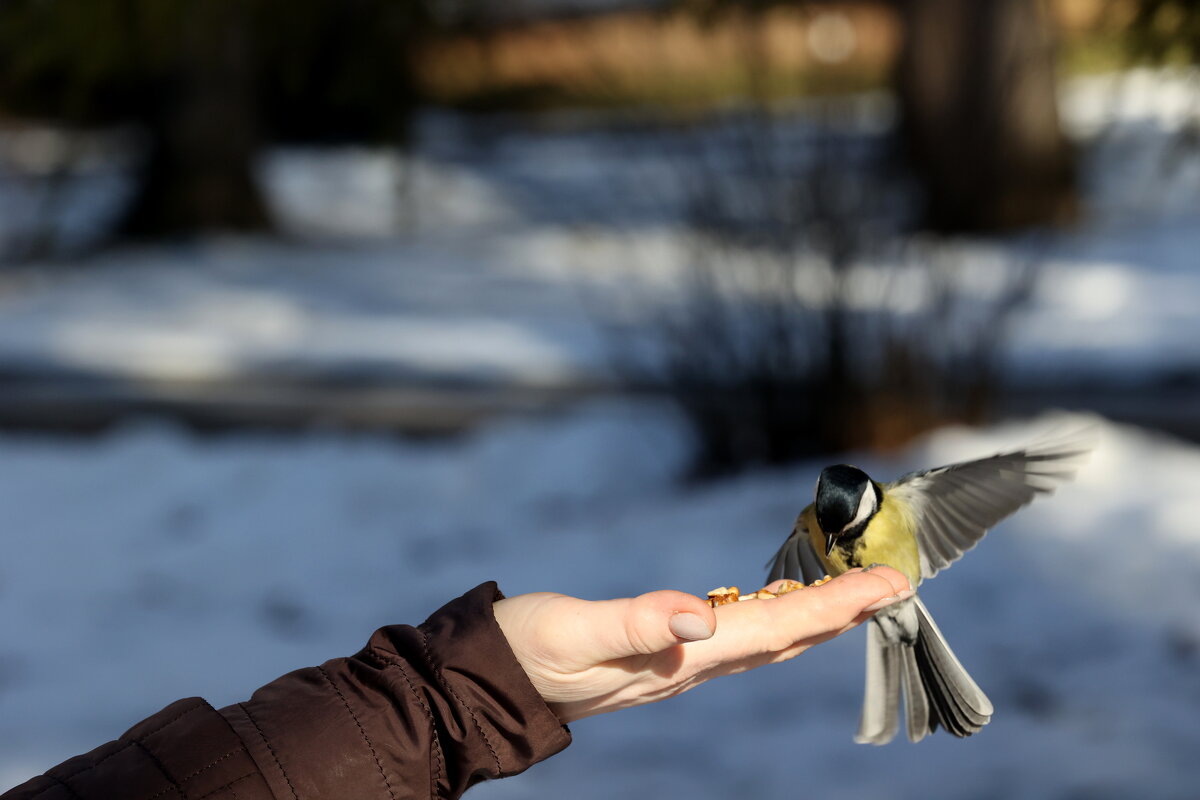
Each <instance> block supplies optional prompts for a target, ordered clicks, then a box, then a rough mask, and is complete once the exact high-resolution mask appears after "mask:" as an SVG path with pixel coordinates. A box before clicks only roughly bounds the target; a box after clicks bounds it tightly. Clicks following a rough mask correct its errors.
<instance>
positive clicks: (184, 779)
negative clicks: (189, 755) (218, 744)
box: [147, 747, 246, 800]
mask: <svg viewBox="0 0 1200 800" xmlns="http://www.w3.org/2000/svg"><path fill="white" fill-rule="evenodd" d="M244 752H246V748H245V747H239V748H237V749H236V750H230V751H229V752H228V753H226V754H225V755H223V756H221V757H220V758H218V759H217V760H215V761H212V762H210V763H208V764H205V765H204V766H203V767H200V769H197V770H195V771H193V772H192V773H190V774H188V775H185V776H184V777H182V778H180V779H179V782H180V783H181V784H183V783H187V782H188V781H190V780H192V779H194V778H196V777H197V776H198V775H200V773H202V772H206V771H208V770H210V769H212V768H213V767H215V766H216V765H217V764H220V763H221V762H222V761H224V760H225V759H227V758H230V757H232V756H236V755H237V754H238V753H244ZM169 791H171V788H170V787H169V786H168V787H167V788H165V789H163V790H162V791H160V792H157V793H156V794H153V795H151V796H150V797H149V798H147V800H157V798H159V797H162V796H163V795H164V794H166V793H167V792H169Z"/></svg>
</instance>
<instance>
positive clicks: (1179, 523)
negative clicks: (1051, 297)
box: [0, 405, 1200, 800]
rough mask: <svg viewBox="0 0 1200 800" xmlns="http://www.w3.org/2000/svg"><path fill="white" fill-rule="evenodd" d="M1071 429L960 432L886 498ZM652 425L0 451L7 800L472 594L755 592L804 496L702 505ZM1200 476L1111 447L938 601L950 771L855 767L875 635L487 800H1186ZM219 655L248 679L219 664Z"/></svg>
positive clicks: (140, 441)
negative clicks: (950, 468)
mask: <svg viewBox="0 0 1200 800" xmlns="http://www.w3.org/2000/svg"><path fill="white" fill-rule="evenodd" d="M1064 424H1072V423H1071V422H1070V421H1064V420H1062V419H1049V418H1047V419H1039V420H1032V421H1023V422H1021V423H1011V424H1007V425H1004V426H1000V427H997V428H994V429H989V430H986V431H982V432H973V431H967V430H957V429H956V430H947V431H943V432H941V433H938V434H936V435H934V436H932V437H930V438H929V439H927V440H925V441H924V442H922V443H920V444H918V445H916V446H914V447H913V448H911V449H910V450H909V451H907V452H905V453H904V454H903V455H902V456H898V457H896V458H894V459H888V460H881V459H878V458H862V459H859V460H860V461H861V462H862V463H863V464H864V466H865V467H866V468H868V469H869V470H871V471H873V472H874V473H876V474H877V475H879V476H881V477H887V476H893V475H895V474H898V473H900V472H901V471H904V470H907V469H909V468H913V467H917V466H926V465H930V464H935V463H943V462H946V461H950V460H954V459H959V458H963V457H970V456H975V455H982V454H985V453H987V452H989V451H991V450H992V449H994V448H999V447H1003V446H1007V445H1011V444H1016V443H1020V442H1023V441H1025V440H1026V439H1028V438H1030V437H1031V436H1033V435H1035V434H1036V433H1037V432H1041V431H1044V430H1046V429H1048V428H1054V427H1057V426H1062V425H1064ZM688 452H689V440H688V438H687V435H686V433H685V431H684V429H683V428H682V427H681V426H680V425H679V424H678V422H677V420H676V419H675V418H674V417H673V416H672V415H671V414H670V413H669V412H668V411H665V410H663V409H661V408H656V407H653V406H639V405H601V406H594V407H591V408H585V409H580V410H577V411H575V412H572V413H570V414H566V415H562V416H559V417H556V418H553V419H549V420H545V419H537V420H524V421H519V420H510V421H508V422H505V423H503V424H497V425H494V426H491V427H489V428H488V429H486V430H483V431H480V432H479V433H477V434H474V435H471V436H470V437H467V438H464V439H462V440H459V441H453V442H451V441H444V442H441V443H421V444H414V443H406V442H403V441H397V440H392V439H385V438H378V437H368V436H345V435H333V434H312V435H308V436H300V437H272V436H246V435H240V436H231V437H228V438H221V437H217V438H193V437H192V436H190V435H189V434H186V433H183V432H181V431H179V430H176V429H173V428H170V427H160V426H156V425H145V426H137V425H134V426H130V427H128V428H125V429H123V430H119V431H114V432H112V433H110V434H107V435H105V436H103V437H101V438H99V439H65V438H54V437H49V436H44V435H38V436H14V435H6V436H4V437H2V438H0V509H3V519H4V530H5V545H6V546H5V556H4V558H3V560H2V561H0V786H8V785H11V784H15V783H18V782H20V781H21V780H23V779H25V778H26V777H28V776H30V775H31V774H34V773H36V772H38V771H41V770H42V769H45V768H46V767H48V766H50V765H52V764H54V763H56V762H57V761H58V760H60V759H62V758H64V757H66V756H69V755H72V754H74V753H75V752H78V751H82V750H85V749H88V748H90V747H91V746H94V745H95V744H97V743H99V742H101V741H103V740H106V739H108V738H111V737H113V736H116V735H117V734H119V733H120V732H121V731H122V730H123V729H124V728H125V727H126V726H128V725H129V724H131V723H133V722H135V721H136V720H137V719H139V718H141V717H142V716H144V715H147V714H149V713H152V712H153V711H155V710H156V709H157V708H159V707H161V706H162V705H165V704H166V703H168V702H170V701H171V700H174V699H175V698H177V697H181V696H188V695H196V694H198V695H202V696H204V697H206V698H207V699H209V700H210V701H211V702H213V703H215V704H218V705H220V704H224V703H228V702H232V701H235V700H238V699H242V698H244V697H246V696H247V695H248V694H249V692H250V691H251V690H253V688H255V687H256V686H258V685H259V684H261V683H263V682H265V681H267V680H270V679H271V678H273V677H275V676H276V675H278V674H281V673H283V672H286V671H288V670H290V669H293V668H296V667H300V666H306V665H310V664H314V663H319V662H320V661H322V660H324V659H326V658H329V657H332V656H335V655H340V654H348V653H351V652H353V651H354V650H355V649H357V647H358V646H360V644H361V642H362V641H363V640H364V639H365V637H366V636H367V635H368V634H369V633H370V632H371V630H372V629H373V628H375V627H376V626H378V625H381V624H385V623H389V622H396V621H419V620H420V619H423V618H424V616H425V615H426V614H427V613H429V612H430V611H432V610H433V609H434V608H436V607H437V606H438V605H440V604H441V603H442V602H443V601H445V600H446V599H448V598H450V597H452V596H454V595H456V594H458V593H459V592H460V591H463V590H465V589H467V588H469V587H471V586H473V585H475V584H476V583H477V582H479V581H482V580H485V579H496V580H498V581H499V582H500V584H501V586H502V587H503V588H504V589H505V590H506V591H507V592H508V593H510V594H515V593H519V592H525V591H533V590H544V589H555V590H566V591H569V592H571V593H574V594H577V595H579V596H583V597H589V598H603V597H610V596H621V595H629V594H634V593H638V592H641V591H646V590H649V589H654V588H665V587H670V588H678V589H683V590H686V591H692V592H696V593H703V592H704V591H706V590H707V589H709V588H712V587H713V586H717V585H721V584H729V583H738V584H741V585H743V586H747V585H753V584H755V582H756V581H758V580H759V579H761V578H762V576H763V570H762V565H763V563H764V562H765V561H766V559H767V558H768V556H769V555H770V554H771V552H772V551H773V550H774V548H775V547H776V545H777V543H778V541H779V539H780V537H781V536H784V535H786V533H787V531H788V530H789V527H790V524H791V520H792V518H793V516H794V515H795V513H796V511H797V510H798V509H799V508H800V507H801V506H802V505H803V504H804V503H806V502H807V501H808V499H809V498H810V496H811V491H812V485H813V482H814V479H815V474H816V472H817V470H818V469H819V467H820V466H821V465H820V464H816V463H811V464H801V465H797V466H796V467H794V468H791V469H787V470H781V471H775V472H759V473H755V474H750V475H746V476H744V477H741V478H738V479H734V480H728V481H723V482H720V483H715V484H711V485H706V486H702V487H690V488H689V487H683V486H681V485H679V484H678V483H677V481H676V478H677V477H678V475H679V473H680V471H681V470H682V468H683V466H684V464H685V463H686V460H687V455H688ZM1197 474H1200V449H1198V448H1196V447H1193V446H1184V445H1181V444H1179V443H1176V442H1172V441H1168V440H1165V439H1161V438H1158V437H1156V436H1152V435H1149V434H1146V433H1143V432H1139V431H1137V430H1134V429H1128V428H1121V427H1116V426H1111V425H1107V424H1105V425H1102V426H1101V443H1100V448H1099V450H1098V451H1097V453H1096V454H1095V456H1094V458H1093V459H1092V460H1091V462H1090V463H1089V465H1088V466H1087V467H1086V468H1085V469H1084V471H1083V473H1082V474H1081V476H1080V479H1079V481H1078V482H1077V483H1076V484H1073V485H1070V486H1068V487H1066V488H1065V489H1063V490H1062V491H1061V492H1060V493H1059V494H1058V495H1056V496H1055V497H1053V498H1050V499H1048V500H1043V501H1039V502H1038V503H1035V504H1034V506H1032V507H1031V508H1029V509H1027V510H1025V511H1024V512H1022V513H1021V514H1019V515H1018V516H1017V517H1015V518H1014V519H1013V520H1011V521H1010V522H1009V523H1006V524H1004V525H1003V526H1002V527H1000V528H998V529H997V530H996V531H995V532H993V534H992V535H991V536H990V537H988V539H987V540H985V542H984V543H983V544H982V545H981V546H980V547H979V548H978V549H977V550H976V551H974V552H972V553H971V554H969V555H968V556H967V557H966V558H965V559H964V560H963V561H962V562H960V563H959V564H957V565H955V567H954V568H953V569H951V570H950V571H948V572H947V573H945V574H944V575H941V576H939V577H938V579H937V580H936V581H934V582H932V583H931V584H930V585H928V586H927V587H926V588H925V590H924V591H923V595H924V596H925V598H926V602H927V603H928V605H929V606H930V608H931V609H932V610H933V611H934V613H935V615H936V617H937V619H938V620H939V622H940V624H941V626H942V628H943V629H944V630H945V632H946V633H947V636H948V637H949V638H950V640H951V642H952V643H953V644H954V646H955V648H956V650H957V652H958V654H959V656H960V657H961V658H962V659H963V661H964V662H965V663H966V664H967V665H968V666H969V668H970V669H971V671H972V672H973V673H974V674H975V677H976V678H977V679H978V681H979V682H980V684H981V685H983V686H984V687H985V689H986V690H987V691H988V692H989V693H990V694H991V696H992V698H993V700H994V702H995V705H996V708H997V713H996V717H995V720H994V722H993V723H992V724H991V725H990V726H988V727H987V728H986V729H985V730H984V731H983V732H982V733H981V734H979V735H978V736H977V737H974V738H973V739H970V740H967V741H958V740H953V739H951V738H949V737H945V736H944V735H939V736H936V737H934V738H932V739H929V740H926V741H925V742H923V743H921V744H920V745H918V746H915V747H914V746H911V745H909V744H907V743H896V744H893V745H891V746H889V747H886V748H882V749H879V748H870V747H863V746H858V745H854V744H853V743H852V742H851V735H852V733H853V731H854V728H855V726H856V724H857V714H858V704H859V701H860V692H861V679H862V674H861V670H862V663H861V662H862V657H863V656H862V648H863V642H862V637H861V633H860V632H857V631H856V632H853V633H851V634H849V635H847V636H845V637H843V639H841V640H838V641H836V642H833V643H830V644H828V645H825V646H822V647H820V648H817V649H815V650H813V651H811V652H809V653H807V654H805V655H804V656H802V657H801V658H800V659H798V660H796V661H794V662H791V663H789V664H787V665H782V666H776V667H770V668H767V669H764V670H759V671H757V672H755V673H752V674H749V675H743V676H738V677H735V678H731V679H727V680H723V681H719V682H716V683H713V684H709V685H706V686H704V687H701V688H700V689H697V690H696V691H694V692H691V693H688V694H686V695H684V696H682V697H679V698H675V699H673V700H671V701H668V702H666V703H662V704H659V705H657V706H654V707H647V708H643V709H637V710H633V711H629V712H623V713H620V714H615V715H610V716H608V717H599V718H591V719H587V720H582V721H580V722H578V723H576V724H575V725H574V726H573V729H574V733H575V743H574V744H573V745H572V746H571V747H570V748H569V749H568V750H567V751H566V752H565V753H563V754H561V755H559V756H557V757H555V758H553V759H551V760H550V761H548V762H546V763H544V764H542V765H539V766H537V767H535V768H534V769H532V770H530V771H529V772H527V773H526V774H524V775H522V776H520V777H517V778H513V779H508V780H505V781H501V782H498V783H495V784H490V785H486V786H484V787H481V788H478V789H476V790H473V792H472V794H473V796H477V797H481V798H482V797H495V798H508V797H566V796H570V797H576V798H611V797H614V796H665V797H692V798H700V799H703V798H714V800H715V799H716V798H729V797H773V796H774V797H777V796H794V795H797V794H804V795H812V796H821V797H830V798H840V797H845V798H854V799H855V800H861V798H871V797H881V798H882V797H887V798H895V797H926V798H943V797H944V798H963V797H980V798H992V797H996V798H999V797H1004V798H1009V797H1021V798H1078V797H1089V798H1091V797H1113V798H1115V797H1155V798H1170V797H1179V798H1183V797H1194V796H1195V786H1196V784H1197V781H1198V780H1200V763H1197V761H1196V758H1195V754H1196V753H1197V752H1200V722H1198V721H1197V709H1200V621H1198V618H1197V615H1196V609H1197V608H1198V607H1200V535H1198V534H1197V531H1196V527H1195V520H1196V519H1198V518H1200V495H1198V494H1197V493H1196V492H1195V487H1194V481H1195V476H1196V475H1197ZM231 654H235V657H234V658H232V659H231V658H230V655H231Z"/></svg>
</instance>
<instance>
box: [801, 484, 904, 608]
mask: <svg viewBox="0 0 1200 800" xmlns="http://www.w3.org/2000/svg"><path fill="white" fill-rule="evenodd" d="M802 516H803V518H804V524H805V526H806V527H807V528H808V535H809V538H810V540H811V541H812V546H813V549H814V550H815V551H816V552H817V556H818V557H819V558H820V559H821V563H822V564H824V565H825V569H827V570H829V574H830V575H841V574H842V573H843V572H845V571H846V570H849V569H853V568H855V567H866V566H870V565H871V564H887V565H888V566H889V567H892V568H893V569H897V570H899V571H900V572H902V573H904V576H905V577H906V578H908V582H909V583H910V584H912V586H913V587H916V586H917V584H919V583H920V582H921V555H920V552H919V551H918V550H917V537H916V530H915V527H914V525H915V522H916V521H915V520H914V519H913V517H912V514H910V513H908V510H907V508H905V507H904V506H903V504H901V503H900V502H899V501H898V500H896V499H895V498H892V497H889V496H888V495H887V494H886V493H885V494H884V496H883V502H882V503H881V504H880V506H879V511H878V512H876V514H875V516H873V517H872V518H871V521H870V522H868V523H867V528H866V530H865V531H863V533H862V535H861V536H859V537H858V538H857V539H855V540H853V541H852V542H847V543H846V546H845V547H834V548H833V552H832V553H830V554H829V555H828V556H826V555H825V534H824V533H822V532H821V527H820V526H819V525H818V524H817V514H816V511H815V510H814V509H813V507H812V506H809V507H808V508H806V509H804V511H803V512H802Z"/></svg>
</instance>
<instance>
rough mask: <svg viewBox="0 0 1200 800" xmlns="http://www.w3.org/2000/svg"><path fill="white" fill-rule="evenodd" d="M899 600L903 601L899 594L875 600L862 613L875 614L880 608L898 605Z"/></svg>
mask: <svg viewBox="0 0 1200 800" xmlns="http://www.w3.org/2000/svg"><path fill="white" fill-rule="evenodd" d="M901 600H904V597H901V596H900V595H899V594H895V595H892V596H890V597H884V599H883V600H876V601H875V602H874V603H871V604H870V606H868V607H866V608H864V609H863V610H864V612H877V610H880V609H881V608H887V607H888V606H890V604H893V603H898V602H900V601H901Z"/></svg>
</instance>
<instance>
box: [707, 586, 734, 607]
mask: <svg viewBox="0 0 1200 800" xmlns="http://www.w3.org/2000/svg"><path fill="white" fill-rule="evenodd" d="M739 599H741V592H740V591H738V587H736V586H719V587H717V588H716V589H713V590H712V591H711V592H709V593H708V604H709V605H710V606H712V607H713V608H716V607H717V606H724V605H728V604H730V603H736V602H737V601H738V600H739Z"/></svg>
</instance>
